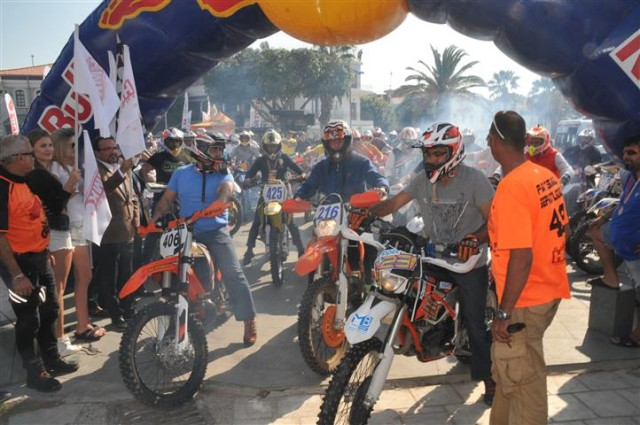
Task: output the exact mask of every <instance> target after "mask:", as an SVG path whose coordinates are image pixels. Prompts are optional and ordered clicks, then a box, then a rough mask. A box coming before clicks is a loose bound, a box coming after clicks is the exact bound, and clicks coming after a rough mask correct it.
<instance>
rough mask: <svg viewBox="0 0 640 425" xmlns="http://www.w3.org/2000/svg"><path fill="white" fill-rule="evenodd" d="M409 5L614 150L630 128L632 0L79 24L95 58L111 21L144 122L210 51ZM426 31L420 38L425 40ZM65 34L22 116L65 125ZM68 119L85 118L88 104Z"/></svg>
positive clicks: (180, 11) (222, 8) (115, 17)
mask: <svg viewBox="0 0 640 425" xmlns="http://www.w3.org/2000/svg"><path fill="white" fill-rule="evenodd" d="M408 13H412V14H414V15H415V16H417V17H418V18H420V19H422V20H425V21H428V22H432V23H438V24H445V23H446V24H448V25H450V26H451V27H452V28H453V29H455V30H456V31H458V32H460V33H462V34H465V35H467V36H470V37H473V38H476V39H480V40H491V41H493V42H494V43H495V45H496V46H497V47H498V48H499V49H500V50H501V51H502V52H504V54H505V55H507V56H508V57H510V58H512V59H513V60H514V61H516V62H518V63H519V64H521V65H522V66H524V67H526V68H528V69H529V70H531V71H533V72H536V73H538V74H539V75H541V76H545V77H549V78H552V79H553V81H554V83H555V84H556V86H557V87H558V88H559V90H560V91H561V92H562V93H563V94H564V96H566V97H567V98H568V99H569V101H570V102H572V104H573V105H574V106H575V107H576V108H577V109H578V110H579V111H581V112H582V113H584V114H586V115H588V116H590V117H592V118H593V120H594V125H595V127H596V130H597V131H598V133H599V135H600V136H601V138H602V139H603V140H604V141H605V144H606V146H607V147H608V149H609V150H610V151H611V152H612V153H613V154H615V155H617V156H619V157H621V152H622V141H623V140H624V139H625V138H626V137H629V136H631V135H636V134H640V2H639V1H638V0H607V1H579V0H483V1H473V0H455V1H451V0H380V1H368V0H340V1H337V0H319V1H315V2H310V1H308V2H307V1H282V0H105V1H103V2H102V3H101V4H100V5H99V6H98V7H97V8H96V9H95V10H94V11H93V12H92V13H91V15H89V17H87V19H86V20H85V21H84V22H83V23H82V24H81V26H80V39H81V40H82V42H83V44H84V45H85V47H86V48H87V50H88V51H89V52H90V53H91V54H92V56H93V57H94V58H95V59H96V60H97V61H98V62H99V63H100V65H102V67H103V68H104V69H107V70H108V69H109V67H108V55H107V51H109V50H111V51H114V50H115V46H116V33H118V34H119V35H120V38H121V39H122V40H123V42H124V43H125V44H127V45H129V48H130V50H131V57H132V60H133V69H134V71H135V74H136V75H135V79H136V83H137V86H138V87H137V89H138V96H139V99H140V109H141V112H142V116H143V121H144V123H145V125H146V126H147V128H152V127H153V126H155V124H156V123H157V122H158V121H159V120H160V118H161V117H162V116H163V115H164V113H165V112H166V111H167V109H168V108H169V107H170V106H171V104H172V103H173V102H174V101H175V99H176V97H178V96H180V95H181V94H182V93H183V92H184V91H185V90H186V89H187V88H188V87H189V86H190V85H191V84H193V82H195V81H196V80H197V79H198V78H199V77H200V76H201V75H203V74H204V73H206V72H207V71H208V70H209V69H211V68H212V67H214V66H215V65H216V64H217V63H218V62H219V61H221V60H223V59H225V58H227V57H229V56H231V55H233V54H234V53H236V52H238V51H240V50H241V49H244V48H245V47H247V46H249V45H250V44H252V43H253V42H254V41H255V40H256V39H259V38H264V37H267V36H269V35H271V34H273V33H275V32H277V31H279V30H283V31H285V32H287V33H288V34H290V35H292V36H294V37H296V38H298V39H301V40H304V41H307V42H310V43H313V44H326V45H332V44H333V45H335V44H358V43H364V42H368V41H372V40H374V39H376V38H380V37H382V36H384V35H386V34H388V33H389V32H390V31H393V30H394V29H395V28H396V27H397V26H398V25H400V24H401V23H402V22H403V20H404V19H405V17H406V15H407V14H408ZM425 42H428V40H425ZM72 58H73V37H71V38H70V40H69V41H68V42H67V44H66V45H65V47H64V48H63V50H62V52H61V53H60V56H59V57H58V59H57V60H56V62H55V64H54V65H53V68H52V69H51V71H50V72H49V74H48V75H47V77H46V79H45V80H44V81H43V83H42V88H41V94H40V96H39V97H37V98H36V100H35V101H34V103H33V104H32V106H31V109H30V111H29V113H28V116H27V119H26V120H25V122H24V123H23V128H22V131H23V132H26V131H29V130H31V129H32V128H35V127H38V126H39V127H42V128H45V129H47V130H53V129H56V128H59V127H62V126H65V125H73V119H74V116H75V108H76V102H75V101H74V100H73V99H74V98H75V93H72V92H71V87H72V83H73V71H72V66H71V62H72ZM79 103H80V107H79V108H78V109H79V111H78V116H79V120H80V121H81V122H83V123H84V125H85V128H89V129H91V128H92V120H91V106H90V104H89V103H88V102H86V101H84V102H83V101H80V102H79Z"/></svg>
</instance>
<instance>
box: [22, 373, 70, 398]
mask: <svg viewBox="0 0 640 425" xmlns="http://www.w3.org/2000/svg"><path fill="white" fill-rule="evenodd" d="M27 387H29V388H33V389H34V390H36V391H40V392H43V393H51V392H54V391H58V390H59V389H60V388H62V384H61V383H60V381H58V380H57V379H55V378H54V377H53V376H51V375H49V373H48V372H47V371H46V370H44V369H43V370H42V371H40V372H38V373H27Z"/></svg>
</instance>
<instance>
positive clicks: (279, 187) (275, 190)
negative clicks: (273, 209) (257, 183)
mask: <svg viewBox="0 0 640 425" xmlns="http://www.w3.org/2000/svg"><path fill="white" fill-rule="evenodd" d="M262 197H263V198H264V200H265V201H266V202H283V201H284V200H285V199H287V188H286V186H285V185H283V184H268V185H265V187H264V189H263V190H262Z"/></svg>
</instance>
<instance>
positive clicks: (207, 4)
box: [197, 0, 257, 18]
mask: <svg viewBox="0 0 640 425" xmlns="http://www.w3.org/2000/svg"><path fill="white" fill-rule="evenodd" d="M197 2H198V6H200V8H201V9H202V10H207V11H208V12H209V13H211V14H212V15H213V16H215V17H218V18H228V17H229V16H231V15H233V14H234V13H236V12H237V11H238V10H240V9H242V8H243V7H247V6H250V5H252V4H255V3H257V0H197Z"/></svg>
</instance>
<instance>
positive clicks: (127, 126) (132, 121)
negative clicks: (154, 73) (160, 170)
mask: <svg viewBox="0 0 640 425" xmlns="http://www.w3.org/2000/svg"><path fill="white" fill-rule="evenodd" d="M123 55H124V72H123V73H122V93H121V95H120V113H119V114H118V133H117V134H116V140H117V141H118V145H120V150H121V151H122V155H124V157H125V158H127V159H129V158H131V157H133V156H135V155H137V154H139V153H140V152H142V151H144V150H145V145H144V130H143V129H142V122H141V120H140V106H139V104H138V92H137V90H136V81H135V79H134V78H133V68H132V67H131V56H130V55H129V46H127V45H125V46H123Z"/></svg>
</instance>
